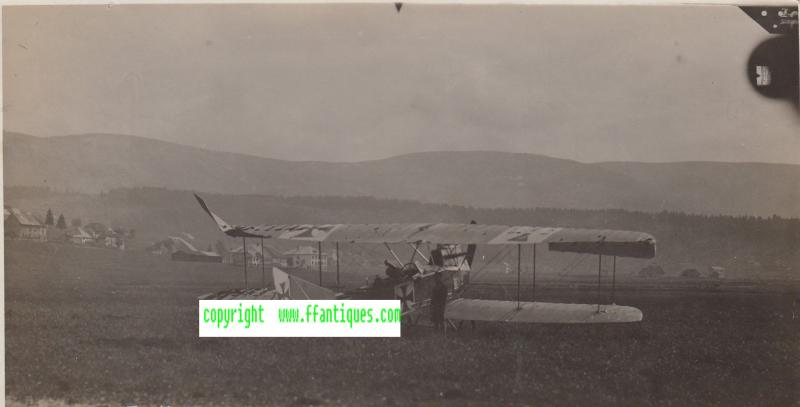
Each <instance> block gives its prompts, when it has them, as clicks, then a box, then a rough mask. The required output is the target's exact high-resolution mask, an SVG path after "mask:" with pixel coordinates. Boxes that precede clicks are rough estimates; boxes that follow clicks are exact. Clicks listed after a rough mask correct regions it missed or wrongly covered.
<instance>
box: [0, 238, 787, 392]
mask: <svg viewBox="0 0 800 407" xmlns="http://www.w3.org/2000/svg"><path fill="white" fill-rule="evenodd" d="M5 255H6V260H5V261H6V264H5V287H6V290H5V295H6V302H5V312H6V314H5V316H6V390H7V393H8V396H7V397H8V400H9V401H15V402H22V403H42V400H48V401H47V402H45V404H44V405H50V404H46V403H51V402H52V403H55V404H54V405H57V404H58V403H65V404H66V403H82V404H109V405H120V404H122V405H133V404H137V405H159V404H160V405H222V404H227V405H264V404H269V405H409V404H416V405H430V404H440V403H444V404H448V405H464V404H470V405H497V404H498V403H507V404H516V405H537V406H551V405H552V406H561V405H563V406H575V405H584V406H612V405H614V406H616V405H623V406H650V405H670V406H687V405H717V406H790V405H800V321H793V320H792V319H791V310H792V300H793V298H794V297H796V296H797V294H796V290H795V288H794V287H791V286H788V285H787V286H785V287H779V288H778V289H775V288H774V287H773V289H770V290H758V289H753V290H748V291H742V290H725V289H719V290H715V291H702V290H691V291H681V290H675V289H672V290H652V289H647V290H645V289H636V287H635V286H632V285H628V286H626V288H625V289H624V290H621V291H619V292H618V293H617V301H616V302H617V303H619V304H625V305H633V306H637V307H639V308H640V309H642V311H643V312H644V315H645V320H644V322H643V323H641V324H635V325H625V326H543V325H536V326H524V325H500V324H487V325H479V326H478V328H477V329H476V330H474V331H472V330H469V329H467V330H463V331H460V332H458V333H454V334H448V337H447V338H445V337H443V336H442V335H440V334H437V333H435V332H433V331H432V330H431V329H429V328H424V327H418V328H416V329H413V330H410V331H404V334H403V338H399V339H395V338H385V339H383V338H381V339H367V338H365V339H317V338H314V339H291V338H286V339H268V338H241V339H237V338H203V339H200V338H198V337H197V319H196V315H197V314H196V313H197V301H196V298H197V296H198V295H200V294H203V293H207V292H211V291H217V290H222V289H226V288H231V287H235V286H237V285H239V284H238V283H239V281H240V279H241V270H240V269H236V268H233V267H230V266H226V265H220V264H216V265H211V264H198V263H176V262H169V261H166V260H165V259H161V258H156V257H151V256H148V255H146V254H144V253H137V252H118V251H110V250H103V249H85V248H76V247H71V246H65V245H56V244H42V243H31V242H17V241H6V252H5ZM255 275H257V277H255V278H254V279H255V280H256V281H260V274H258V273H256V274H255ZM515 293H516V291H514V290H513V289H508V288H507V287H505V286H488V285H487V286H483V287H479V288H478V289H476V290H474V293H473V294H474V295H481V296H485V297H492V298H499V297H503V296H509V295H512V294H513V295H515ZM539 294H540V295H541V297H540V299H542V300H561V301H577V300H584V301H592V300H593V298H595V295H596V294H595V293H593V292H587V291H576V290H572V291H570V290H565V289H544V290H542V292H541V293H539ZM526 295H529V294H527V293H526ZM52 400H55V401H52Z"/></svg>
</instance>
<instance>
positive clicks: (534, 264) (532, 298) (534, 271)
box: [531, 244, 536, 302]
mask: <svg viewBox="0 0 800 407" xmlns="http://www.w3.org/2000/svg"><path fill="white" fill-rule="evenodd" d="M531 301H533V302H536V245H535V244H534V245H533V293H532V294H531Z"/></svg>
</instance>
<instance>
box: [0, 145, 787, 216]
mask: <svg viewBox="0 0 800 407" xmlns="http://www.w3.org/2000/svg"><path fill="white" fill-rule="evenodd" d="M3 146H4V171H5V180H4V181H5V182H6V185H9V186H48V187H51V188H56V189H61V190H73V191H80V192H89V193H96V192H100V191H107V190H109V189H113V188H130V187H143V186H144V187H164V188H173V189H191V190H197V191H201V192H212V193H226V194H271V195H284V196H297V195H310V196H315V195H316V196H323V195H325V196H335V195H346V196H374V197H379V198H389V199H410V200H416V201H420V202H432V203H450V204H455V205H466V206H474V207H487V208H501V207H518V208H531V207H564V208H578V209H610V208H622V209H629V210H645V211H661V210H675V211H683V212H689V213H701V214H728V215H757V216H770V215H773V214H777V215H780V216H786V217H798V216H800V165H795V164H772V163H735V162H713V161H687V162H667V163H642V162H619V161H616V162H597V163H582V162H579V161H574V160H569V159H562V158H554V157H548V156H544V155H538V154H529V153H507V152H499V151H431V152H418V153H409V154H403V155H398V156H394V157H389V158H383V159H376V160H368V161H358V162H326V161H289V160H281V159H277V158H269V157H261V156H256V155H248V154H241V153H236V152H218V151H213V150H208V149H204V148H202V147H196V146H186V145H182V144H177V143H173V142H168V141H161V140H154V139H149V138H146V137H142V136H133V135H113V134H82V135H70V136H57V137H46V138H45V137H36V136H31V135H26V134H22V133H14V132H5V133H4V141H3Z"/></svg>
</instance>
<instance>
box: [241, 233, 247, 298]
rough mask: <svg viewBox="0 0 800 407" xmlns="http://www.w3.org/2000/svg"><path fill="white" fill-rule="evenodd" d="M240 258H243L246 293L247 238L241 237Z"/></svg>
mask: <svg viewBox="0 0 800 407" xmlns="http://www.w3.org/2000/svg"><path fill="white" fill-rule="evenodd" d="M242 257H243V258H244V263H242V264H244V289H245V291H247V238H246V237H244V236H242Z"/></svg>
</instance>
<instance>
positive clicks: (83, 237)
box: [66, 227, 94, 245]
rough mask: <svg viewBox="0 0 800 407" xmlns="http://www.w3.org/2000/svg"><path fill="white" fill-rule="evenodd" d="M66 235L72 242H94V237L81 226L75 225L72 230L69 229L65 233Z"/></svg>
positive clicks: (82, 243)
mask: <svg viewBox="0 0 800 407" xmlns="http://www.w3.org/2000/svg"><path fill="white" fill-rule="evenodd" d="M66 235H67V238H68V240H69V241H70V242H71V243H74V244H79V245H87V244H91V243H94V237H93V236H92V235H91V234H89V233H88V232H87V231H86V230H84V229H83V228H82V227H77V228H75V229H73V230H70V231H69V232H67V233H66Z"/></svg>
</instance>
